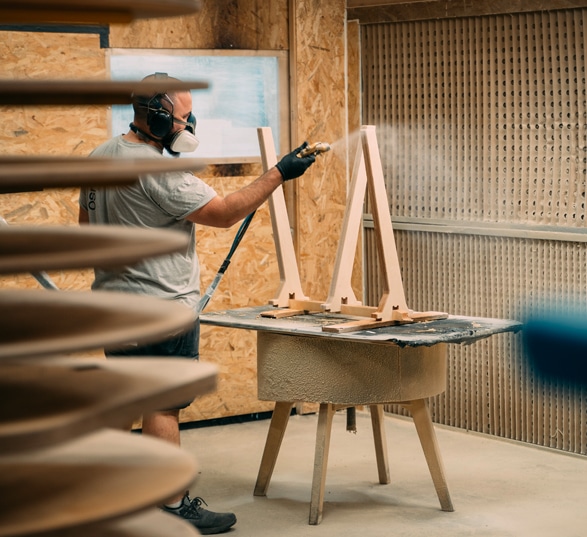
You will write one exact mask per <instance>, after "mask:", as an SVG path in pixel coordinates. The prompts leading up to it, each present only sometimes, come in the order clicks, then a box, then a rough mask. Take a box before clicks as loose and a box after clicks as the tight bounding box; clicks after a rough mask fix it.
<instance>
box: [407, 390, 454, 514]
mask: <svg viewBox="0 0 587 537" xmlns="http://www.w3.org/2000/svg"><path fill="white" fill-rule="evenodd" d="M401 404H402V406H403V407H404V408H405V409H406V410H408V411H409V412H410V414H411V415H412V418H413V419H414V425H415V426H416V431H417V432H418V436H419V438H420V443H421V444H422V449H423V451H424V456H425V457H426V462H427V463H428V469H429V470H430V475H431V476H432V481H433V482H434V488H435V489H436V494H438V499H439V500H440V507H441V509H442V510H443V511H454V507H453V505H452V501H451V499H450V494H449V492H448V485H447V484H446V478H445V477H444V469H443V467H442V459H441V457H440V450H439V448H438V442H437V441H436V433H435V432H434V426H433V425H432V419H431V418H430V412H429V411H428V405H427V404H426V401H425V400H424V399H416V400H415V401H407V402H403V403H401Z"/></svg>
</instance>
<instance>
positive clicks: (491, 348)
mask: <svg viewBox="0 0 587 537" xmlns="http://www.w3.org/2000/svg"><path fill="white" fill-rule="evenodd" d="M361 36H362V71H363V99H364V100H363V123H364V124H372V125H376V126H377V133H378V140H379V144H380V152H381V155H382V161H383V162H382V164H383V167H384V173H385V176H386V182H387V188H388V193H389V197H390V208H391V213H392V217H393V219H394V229H395V235H396V242H397V247H398V254H399V257H400V263H401V267H402V276H403V281H404V288H405V291H406V296H407V299H408V304H409V306H410V307H412V308H413V309H416V310H422V311H425V310H441V311H448V312H449V313H453V314H461V315H478V316H486V317H501V318H513V319H523V318H524V317H525V315H526V313H527V312H529V311H531V312H536V311H541V310H542V309H543V308H549V309H552V308H555V309H556V310H559V311H564V310H565V309H567V308H568V307H586V308H587V233H586V221H585V220H586V207H585V204H586V199H585V196H586V184H585V183H586V177H587V98H586V61H585V53H586V50H587V10H565V11H554V12H543V13H530V14H519V15H507V16H490V17H476V18H464V19H450V20H448V19H447V20H438V21H418V22H403V23H392V24H378V25H364V26H362V27H361ZM365 223H366V229H365V248H366V250H365V255H366V259H367V269H366V272H365V274H366V278H365V279H366V295H365V301H366V302H367V303H370V304H376V303H377V302H378V299H379V296H380V294H381V286H380V282H379V280H378V273H377V268H378V266H377V263H376V250H375V241H374V237H373V232H372V227H371V221H370V219H369V218H368V217H367V218H366V222H365ZM586 395H587V390H576V389H571V388H570V387H568V386H564V385H560V384H556V385H548V384H545V383H543V382H541V381H540V380H538V379H536V378H534V377H533V375H532V373H531V372H530V370H529V368H528V366H527V361H526V360H525V359H524V356H523V351H522V348H521V337H520V336H519V335H517V336H513V335H500V336H496V337H492V338H490V339H489V340H486V341H481V342H478V343H476V344H474V345H472V346H467V347H461V346H454V345H451V346H449V383H448V388H447V391H446V392H445V393H444V394H442V395H440V396H438V397H437V398H435V399H434V400H433V401H431V411H432V413H433V419H434V420H435V421H437V422H439V423H444V424H448V425H453V426H457V427H462V428H465V429H470V430H475V431H479V432H485V433H490V434H495V435H498V436H503V437H506V438H511V439H515V440H521V441H525V442H531V443H534V444H538V445H542V446H548V447H554V448H558V449H562V450H566V451H571V452H575V453H582V454H587V398H586ZM388 410H390V411H394V412H400V409H399V408H398V407H396V406H395V405H393V406H390V407H389V408H388Z"/></svg>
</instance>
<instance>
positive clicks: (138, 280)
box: [79, 136, 216, 312]
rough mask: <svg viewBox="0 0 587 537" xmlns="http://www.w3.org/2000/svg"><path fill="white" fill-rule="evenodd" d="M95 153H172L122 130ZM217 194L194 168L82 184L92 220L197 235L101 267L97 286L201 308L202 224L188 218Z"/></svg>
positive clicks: (129, 155) (142, 156)
mask: <svg viewBox="0 0 587 537" xmlns="http://www.w3.org/2000/svg"><path fill="white" fill-rule="evenodd" d="M92 156H96V157H114V158H136V159H145V158H167V157H164V156H163V155H162V154H161V153H159V151H158V150H157V149H156V148H154V147H152V146H150V145H147V144H136V143H131V142H127V141H126V140H124V139H123V138H122V136H117V137H116V138H113V139H112V140H110V141H108V142H106V143H104V144H102V145H101V146H99V147H98V148H96V149H95V150H94V151H93V152H92ZM215 196H216V192H215V190H214V189H213V188H212V187H210V186H209V185H207V184H206V183H204V182H203V181H202V180H201V179H198V178H197V177H195V176H194V175H193V174H191V173H189V172H170V173H164V174H155V175H148V174H147V175H142V176H141V178H140V180H139V181H138V182H137V183H134V184H132V185H130V186H121V187H109V188H89V187H84V188H82V189H81V191H80V198H79V204H80V206H81V207H82V208H83V209H85V210H86V211H87V212H88V215H89V219H90V224H112V225H122V226H136V227H142V228H163V229H171V230H175V231H180V232H182V233H185V234H186V235H189V236H190V239H191V240H190V241H189V246H188V249H187V251H185V252H180V253H175V254H170V255H165V256H158V257H153V258H149V259H146V260H144V261H141V262H139V263H137V264H136V265H132V266H128V267H124V268H123V269H121V270H101V269H95V271H94V272H95V280H94V283H93V284H92V289H101V290H108V291H120V292H130V293H139V294H145V295H151V296H156V297H160V298H165V299H171V300H179V301H181V302H183V303H184V304H186V305H187V306H188V307H190V308H192V309H193V310H194V312H195V311H196V310H197V305H198V302H199V300H200V265H199V262H198V256H197V254H196V250H195V227H196V226H195V224H193V223H192V222H190V221H188V220H185V218H186V217H187V216H188V215H189V214H190V213H192V212H194V211H196V210H197V209H199V208H201V207H203V206H204V205H206V204H207V203H208V202H209V201H210V200H211V199H212V198H214V197H215Z"/></svg>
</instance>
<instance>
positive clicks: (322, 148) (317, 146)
mask: <svg viewBox="0 0 587 537" xmlns="http://www.w3.org/2000/svg"><path fill="white" fill-rule="evenodd" d="M326 151H330V145H329V144H327V143H326V142H315V143H313V144H310V145H309V146H308V147H306V148H304V149H302V150H301V151H300V152H299V153H298V157H300V158H302V157H307V156H308V155H318V154H319V153H326Z"/></svg>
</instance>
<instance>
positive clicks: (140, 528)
mask: <svg viewBox="0 0 587 537" xmlns="http://www.w3.org/2000/svg"><path fill="white" fill-rule="evenodd" d="M162 535H172V536H173V537H197V536H198V535H200V532H199V531H197V530H196V529H195V528H194V527H193V526H192V525H191V524H190V523H189V522H186V521H185V520H183V519H181V518H179V517H178V516H175V515H171V514H169V513H165V512H164V511H161V510H160V509H151V510H149V511H145V512H144V513H139V514H138V515H132V516H128V517H124V518H122V519H120V520H114V521H111V520H109V521H108V522H99V523H97V524H92V525H91V526H85V527H84V528H83V537H161V536H162ZM43 537H80V531H79V529H78V528H67V529H60V530H58V531H51V532H48V533H43Z"/></svg>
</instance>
